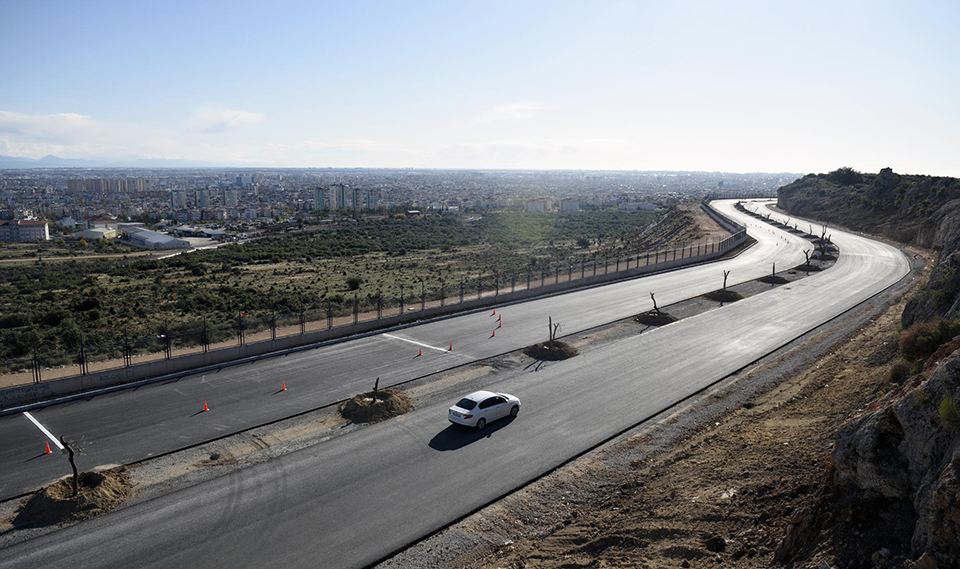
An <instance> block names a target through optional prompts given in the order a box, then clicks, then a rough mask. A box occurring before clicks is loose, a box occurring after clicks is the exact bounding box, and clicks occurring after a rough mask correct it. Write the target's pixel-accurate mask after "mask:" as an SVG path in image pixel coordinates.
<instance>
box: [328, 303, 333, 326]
mask: <svg viewBox="0 0 960 569" xmlns="http://www.w3.org/2000/svg"><path fill="white" fill-rule="evenodd" d="M330 328H333V307H332V306H330V299H329V298H328V299H327V330H329V329H330Z"/></svg>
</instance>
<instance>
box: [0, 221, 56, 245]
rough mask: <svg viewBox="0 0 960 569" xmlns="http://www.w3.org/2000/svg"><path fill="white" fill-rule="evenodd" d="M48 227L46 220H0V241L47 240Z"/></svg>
mask: <svg viewBox="0 0 960 569" xmlns="http://www.w3.org/2000/svg"><path fill="white" fill-rule="evenodd" d="M49 240H50V228H49V226H48V225H47V222H46V221H34V220H29V219H4V220H0V241H3V242H5V243H27V242H31V241H49Z"/></svg>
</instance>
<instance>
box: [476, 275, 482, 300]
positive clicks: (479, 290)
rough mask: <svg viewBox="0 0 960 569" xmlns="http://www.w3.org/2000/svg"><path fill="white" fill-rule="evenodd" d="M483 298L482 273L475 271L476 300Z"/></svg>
mask: <svg viewBox="0 0 960 569" xmlns="http://www.w3.org/2000/svg"><path fill="white" fill-rule="evenodd" d="M481 298H483V275H482V274H480V273H477V300H480V299H481Z"/></svg>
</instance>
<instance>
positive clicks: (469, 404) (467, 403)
mask: <svg viewBox="0 0 960 569" xmlns="http://www.w3.org/2000/svg"><path fill="white" fill-rule="evenodd" d="M476 406H477V402H476V401H474V400H473V399H467V398H466V397H464V398H463V399H461V400H460V401H458V402H457V407H459V408H461V409H466V410H467V411H470V410H471V409H473V408H474V407H476Z"/></svg>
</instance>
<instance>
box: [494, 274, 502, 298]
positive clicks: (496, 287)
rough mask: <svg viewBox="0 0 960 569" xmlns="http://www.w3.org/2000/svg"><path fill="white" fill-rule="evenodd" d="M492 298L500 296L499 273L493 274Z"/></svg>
mask: <svg viewBox="0 0 960 569" xmlns="http://www.w3.org/2000/svg"><path fill="white" fill-rule="evenodd" d="M493 296H500V273H494V274H493Z"/></svg>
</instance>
